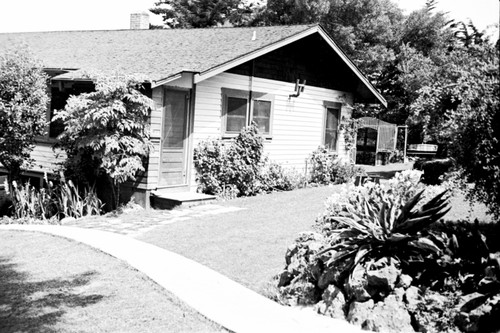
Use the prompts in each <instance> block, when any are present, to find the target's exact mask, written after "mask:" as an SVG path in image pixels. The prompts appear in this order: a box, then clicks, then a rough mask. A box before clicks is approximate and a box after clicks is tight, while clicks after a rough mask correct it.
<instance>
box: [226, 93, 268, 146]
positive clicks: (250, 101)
mask: <svg viewBox="0 0 500 333" xmlns="http://www.w3.org/2000/svg"><path fill="white" fill-rule="evenodd" d="M221 96H222V117H221V121H222V124H221V132H222V138H234V137H236V136H238V134H239V133H240V131H241V130H240V131H238V132H228V131H227V107H228V98H230V97H233V98H241V99H246V101H247V102H246V114H245V127H246V126H250V124H251V122H252V120H253V115H254V105H255V101H264V102H270V103H271V109H270V111H269V113H270V114H269V133H261V135H262V137H263V138H265V139H272V133H273V114H274V95H273V94H269V93H263V92H256V91H247V90H239V89H231V88H221Z"/></svg>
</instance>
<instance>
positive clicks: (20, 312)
mask: <svg viewBox="0 0 500 333" xmlns="http://www.w3.org/2000/svg"><path fill="white" fill-rule="evenodd" d="M16 266H17V265H16V264H15V263H13V262H12V260H10V259H9V258H7V257H2V256H0V332H3V333H5V332H49V333H50V332H57V331H58V330H56V329H54V328H53V327H52V326H54V325H56V324H57V322H58V320H59V319H60V317H61V316H62V315H64V314H65V312H66V311H65V309H66V308H68V307H70V308H73V307H85V306H88V305H92V304H95V303H97V302H99V301H101V300H102V299H103V298H104V296H103V295H95V294H93V295H82V294H81V292H79V291H78V290H75V288H78V287H83V286H85V285H87V284H89V282H90V281H91V280H92V277H93V276H95V275H96V274H97V272H94V271H89V272H85V273H82V274H78V275H74V276H71V277H70V278H68V279H51V280H45V281H39V282H30V281H28V278H29V274H27V273H24V272H19V271H17V270H16Z"/></svg>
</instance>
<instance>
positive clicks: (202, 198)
mask: <svg viewBox="0 0 500 333" xmlns="http://www.w3.org/2000/svg"><path fill="white" fill-rule="evenodd" d="M215 198H216V197H215V196H214V195H208V194H203V193H194V192H187V191H186V192H167V191H165V190H156V191H153V192H151V207H153V208H156V209H173V208H176V207H180V206H183V207H184V206H188V207H189V206H195V205H200V204H204V203H207V202H211V201H213V200H215Z"/></svg>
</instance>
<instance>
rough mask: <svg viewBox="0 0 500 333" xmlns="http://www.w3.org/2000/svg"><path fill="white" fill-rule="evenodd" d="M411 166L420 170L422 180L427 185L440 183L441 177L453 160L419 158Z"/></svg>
mask: <svg viewBox="0 0 500 333" xmlns="http://www.w3.org/2000/svg"><path fill="white" fill-rule="evenodd" d="M413 167H414V168H415V169H417V170H422V171H423V172H424V175H423V176H422V182H423V183H425V184H428V185H437V184H441V178H442V177H443V176H444V175H445V174H446V173H447V172H449V171H451V169H452V168H453V161H452V160H451V159H448V158H446V159H437V160H430V161H427V160H422V159H419V160H417V161H416V162H415V164H414V165H413Z"/></svg>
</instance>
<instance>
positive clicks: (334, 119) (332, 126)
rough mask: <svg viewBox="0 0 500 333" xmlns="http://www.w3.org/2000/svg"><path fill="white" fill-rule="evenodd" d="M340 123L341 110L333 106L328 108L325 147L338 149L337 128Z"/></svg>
mask: <svg viewBox="0 0 500 333" xmlns="http://www.w3.org/2000/svg"><path fill="white" fill-rule="evenodd" d="M338 124H339V110H338V109H333V108H327V109H326V126H325V127H326V128H325V147H326V148H327V149H330V150H337V135H338V133H337V130H338Z"/></svg>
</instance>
